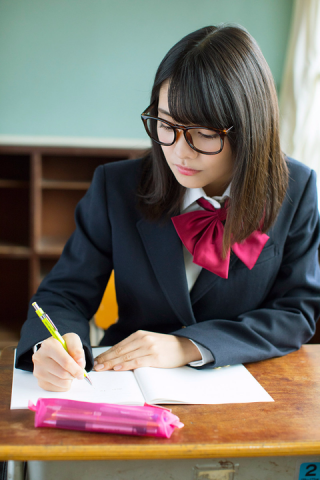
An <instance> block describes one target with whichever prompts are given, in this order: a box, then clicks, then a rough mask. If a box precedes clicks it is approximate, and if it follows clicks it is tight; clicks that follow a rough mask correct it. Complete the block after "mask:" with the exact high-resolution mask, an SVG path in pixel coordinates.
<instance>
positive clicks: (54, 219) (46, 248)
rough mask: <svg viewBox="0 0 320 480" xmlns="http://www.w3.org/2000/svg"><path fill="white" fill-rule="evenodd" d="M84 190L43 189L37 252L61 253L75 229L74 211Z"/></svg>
mask: <svg viewBox="0 0 320 480" xmlns="http://www.w3.org/2000/svg"><path fill="white" fill-rule="evenodd" d="M83 195H84V191H83V190H80V191H79V190H51V189H48V190H43V192H42V212H41V235H40V238H39V239H38V241H37V253H39V254H46V253H47V254H50V255H60V254H61V251H62V249H63V246H64V244H65V243H66V241H67V239H68V238H69V237H70V235H71V234H72V232H73V231H74V229H75V221H74V211H75V208H76V205H77V203H78V202H79V201H80V199H81V198H82V197H83Z"/></svg>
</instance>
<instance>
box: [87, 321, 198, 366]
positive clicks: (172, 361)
mask: <svg viewBox="0 0 320 480" xmlns="http://www.w3.org/2000/svg"><path fill="white" fill-rule="evenodd" d="M195 360H201V354H200V352H199V350H198V348H197V347H196V346H195V345H194V343H192V342H191V340H189V339H188V338H185V337H176V336H174V335H166V334H163V333H153V332H146V331H144V330H138V331H137V332H135V333H133V334H132V335H130V336H129V337H127V338H125V339H124V340H122V342H119V343H117V344H116V345H114V346H113V347H111V348H110V349H109V350H107V351H106V352H104V353H101V355H99V356H98V357H96V358H95V362H94V370H96V371H98V372H103V371H105V370H134V369H135V368H139V367H158V368H174V367H181V366H182V365H187V364H188V363H190V362H193V361H195Z"/></svg>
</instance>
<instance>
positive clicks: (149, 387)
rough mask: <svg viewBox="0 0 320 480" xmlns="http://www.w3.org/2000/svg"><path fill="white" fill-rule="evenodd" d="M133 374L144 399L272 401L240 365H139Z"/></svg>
mask: <svg viewBox="0 0 320 480" xmlns="http://www.w3.org/2000/svg"><path fill="white" fill-rule="evenodd" d="M135 376H136V379H137V381H138V383H139V385H140V388H141V390H142V393H143V394H144V397H145V399H146V401H147V403H186V404H222V403H252V402H273V399H272V398H271V397H270V395H269V394H268V393H267V392H266V391H265V389H264V388H263V387H262V386H261V385H260V383H259V382H257V380H256V379H255V378H254V377H253V376H252V375H251V373H250V372H249V371H248V370H247V369H246V368H245V367H244V366H243V365H233V366H230V367H223V368H217V369H210V370H209V369H208V370H195V369H193V368H191V367H180V368H171V369H162V368H139V369H137V370H136V371H135Z"/></svg>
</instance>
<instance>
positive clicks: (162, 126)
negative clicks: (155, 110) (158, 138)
mask: <svg viewBox="0 0 320 480" xmlns="http://www.w3.org/2000/svg"><path fill="white" fill-rule="evenodd" d="M158 128H164V129H165V130H172V129H171V127H170V126H169V125H166V124H165V123H160V122H159V123H158Z"/></svg>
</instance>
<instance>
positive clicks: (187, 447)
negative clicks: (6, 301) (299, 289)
mask: <svg viewBox="0 0 320 480" xmlns="http://www.w3.org/2000/svg"><path fill="white" fill-rule="evenodd" d="M12 365H13V348H12V347H9V348H7V349H5V350H3V351H2V355H1V358H0V392H1V395H0V460H8V459H9V460H76V459H78V460H79V459H81V460H111V459H112V460H121V459H122V460H130V459H131V460H132V459H161V458H209V457H210V458H214V457H229V458H231V457H241V456H246V457H253V456H271V455H272V456H273V455H319V454H320V401H319V399H320V345H305V346H303V347H302V348H301V349H300V350H299V351H298V352H294V353H291V354H289V355H287V356H285V357H281V358H274V359H271V360H267V361H264V362H258V363H251V364H248V365H246V367H247V368H248V370H249V371H250V372H251V373H252V375H253V376H254V377H255V378H256V379H257V380H258V382H260V384H261V385H262V386H263V387H264V388H265V389H266V390H267V392H268V393H269V394H270V395H271V396H272V397H273V399H274V400H275V401H274V402H272V403H247V404H230V405H174V406H172V411H173V413H175V414H176V415H178V417H179V418H180V420H181V421H182V422H183V423H184V424H185V427H184V428H182V429H181V430H176V431H175V432H174V433H173V434H172V436H171V438H170V439H158V438H153V437H133V436H125V435H111V434H98V433H91V432H76V431H67V430H56V429H49V428H37V429H36V428H34V413H33V412H31V411H28V410H10V397H11V382H12Z"/></svg>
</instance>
